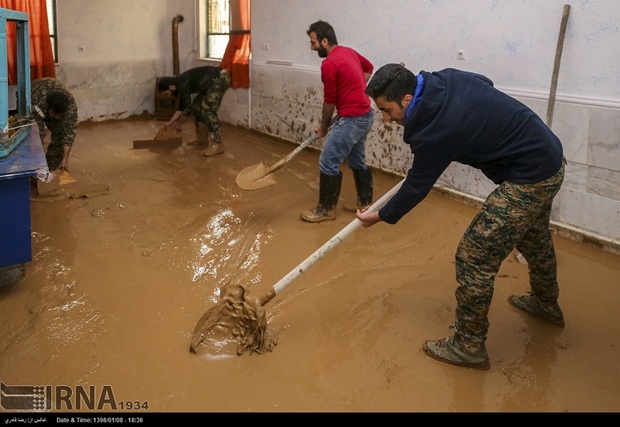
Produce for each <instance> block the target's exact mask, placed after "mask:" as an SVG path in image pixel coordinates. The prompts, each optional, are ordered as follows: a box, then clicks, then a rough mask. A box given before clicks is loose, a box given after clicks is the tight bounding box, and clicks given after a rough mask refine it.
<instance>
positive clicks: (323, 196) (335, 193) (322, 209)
mask: <svg viewBox="0 0 620 427" xmlns="http://www.w3.org/2000/svg"><path fill="white" fill-rule="evenodd" d="M341 187H342V172H341V173H339V174H338V175H325V174H323V173H322V174H321V176H320V181H319V204H318V205H317V206H316V207H315V208H314V209H309V210H305V211H302V212H301V214H300V216H301V219H302V220H304V221H307V222H323V221H331V220H334V219H336V204H337V203H338V197H340V189H341Z"/></svg>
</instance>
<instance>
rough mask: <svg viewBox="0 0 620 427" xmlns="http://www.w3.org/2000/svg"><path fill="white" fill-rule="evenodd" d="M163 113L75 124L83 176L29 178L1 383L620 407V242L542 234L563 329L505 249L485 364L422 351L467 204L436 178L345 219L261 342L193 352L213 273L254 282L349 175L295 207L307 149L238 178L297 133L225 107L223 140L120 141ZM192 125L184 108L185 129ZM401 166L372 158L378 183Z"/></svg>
mask: <svg viewBox="0 0 620 427" xmlns="http://www.w3.org/2000/svg"><path fill="white" fill-rule="evenodd" d="M161 123H162V122H157V121H156V120H154V119H130V120H122V121H109V122H103V123H83V124H81V125H80V129H79V131H78V138H77V141H76V143H75V146H74V149H73V152H72V156H71V161H70V170H71V173H72V175H73V177H74V178H75V179H76V180H77V181H76V182H75V183H71V184H67V185H63V186H61V187H60V188H59V189H58V190H56V191H55V192H52V193H51V194H45V195H38V194H36V192H33V194H32V199H31V200H32V202H31V208H32V212H31V216H32V244H33V260H32V261H31V262H29V263H27V264H26V276H25V278H24V279H22V280H21V281H19V282H18V283H16V284H14V285H11V286H7V287H3V288H0V313H1V319H2V322H1V326H2V327H1V329H0V342H1V343H2V344H1V345H0V379H1V381H2V382H3V383H4V384H6V385H45V386H51V388H52V389H54V390H57V389H61V388H63V387H65V389H66V388H68V389H70V390H73V391H74V392H75V391H76V390H77V388H80V387H83V388H89V387H92V388H93V389H94V390H95V392H96V393H99V394H101V393H103V390H104V389H105V390H106V391H107V392H111V393H112V394H113V397H114V400H115V401H116V402H117V403H118V404H119V405H121V404H123V405H127V403H128V402H137V403H138V404H139V405H141V406H142V409H140V411H142V412H298V411H301V412H367V411H371V412H375V411H381V412H396V411H398V412H532V411H536V412H538V411H540V412H583V411H588V412H607V411H613V412H615V411H619V410H620V306H619V303H620V257H619V256H618V255H615V254H612V253H610V252H606V251H604V250H602V249H600V248H597V247H594V246H591V245H588V244H586V243H578V242H576V241H573V240H569V239H567V238H564V237H560V236H556V237H555V242H556V249H557V255H558V264H559V282H560V287H561V293H560V304H561V306H562V308H563V310H564V315H565V320H566V327H565V328H564V329H559V328H556V327H554V326H549V325H547V324H545V323H542V322H540V321H538V320H536V319H535V318H532V317H529V316H527V315H526V314H524V313H522V312H519V311H518V310H516V309H514V308H513V307H511V306H510V305H509V304H508V303H507V302H506V299H507V298H508V296H509V295H511V294H523V293H526V292H527V291H528V290H529V286H528V274H527V266H526V265H524V264H522V263H521V262H519V260H518V259H517V257H516V256H515V254H512V255H511V256H510V257H509V258H508V259H507V260H506V261H505V262H504V264H503V266H502V269H501V270H500V273H499V275H498V277H497V280H496V288H495V295H494V300H493V304H492V306H491V311H490V322H491V327H490V331H489V337H488V340H487V350H488V352H489V357H490V361H491V369H490V370H489V371H486V372H479V371H475V370H470V369H467V368H460V367H455V366H450V365H445V364H442V363H439V362H436V361H434V360H432V359H430V358H428V357H427V356H425V355H424V353H423V352H422V350H421V346H422V343H423V342H424V341H425V340H426V339H437V338H442V337H444V336H448V335H450V334H451V333H452V324H453V320H454V309H455V297H454V291H455V289H456V282H455V279H454V252H455V250H456V246H457V244H458V241H459V239H460V237H461V234H462V233H463V231H464V230H465V228H466V227H467V225H468V223H469V221H470V220H471V219H472V218H473V216H474V215H475V213H476V208H475V207H473V206H471V205H467V204H462V203H460V202H458V201H456V200H454V199H451V198H447V197H444V196H442V195H441V194H440V193H438V192H433V193H431V195H430V196H429V197H428V198H427V199H426V200H425V201H424V202H422V203H421V204H420V205H419V206H418V207H417V208H416V209H414V210H413V211H412V212H411V213H409V215H407V216H406V217H405V218H404V219H403V220H402V221H401V222H400V223H398V224H396V225H393V226H391V225H387V224H377V225H376V226H374V227H372V228H369V229H363V228H360V229H358V230H356V231H355V232H354V233H352V234H351V235H350V236H349V237H348V238H347V239H346V240H344V241H343V242H342V243H340V244H339V245H338V247H336V248H334V249H333V250H332V251H331V252H330V253H329V254H327V255H326V256H325V257H324V258H322V259H321V260H320V261H319V262H317V263H316V264H315V265H314V266H313V267H312V268H310V269H309V270H308V271H306V272H305V273H304V274H303V275H302V276H300V277H299V278H298V279H296V280H295V281H294V282H292V283H291V284H290V285H289V286H288V287H287V288H286V289H285V290H283V291H282V292H281V294H279V295H278V296H276V297H275V298H274V299H273V300H272V301H270V302H269V303H268V304H266V305H265V307H264V308H265V310H266V314H267V321H268V326H267V332H268V333H269V334H270V337H271V338H272V339H274V341H275V342H276V345H275V346H274V347H273V349H272V351H268V352H265V353H264V354H256V353H251V352H246V353H244V354H242V355H240V356H238V355H234V354H218V355H211V354H207V355H197V354H194V353H191V352H190V351H189V345H190V340H191V337H192V332H193V330H194V327H195V326H196V323H197V322H198V320H199V319H200V317H201V316H202V315H203V314H204V313H205V312H206V311H207V310H208V309H209V308H211V307H212V306H213V305H214V304H216V302H217V301H218V298H219V292H220V290H221V288H222V287H223V286H224V285H225V284H227V283H232V284H242V285H244V286H246V287H247V288H248V289H250V291H251V292H252V293H253V294H255V295H263V294H265V293H267V292H269V291H270V290H271V289H272V286H273V285H274V284H275V283H276V282H278V281H279V280H280V279H281V278H282V277H284V276H285V275H286V274H287V273H289V271H291V269H293V268H295V266H297V265H298V264H299V263H301V262H302V261H303V260H304V259H306V258H307V257H308V256H310V255H311V254H312V253H313V252H314V251H315V250H316V249H317V248H319V247H320V246H321V245H323V244H324V243H325V242H326V241H328V240H329V239H330V238H332V237H333V236H334V235H336V234H337V233H338V232H339V231H340V230H342V229H343V228H344V227H346V226H347V225H348V224H349V223H350V222H351V221H353V220H354V216H353V214H350V213H347V212H345V211H343V210H342V209H341V206H342V204H343V201H344V200H346V199H347V198H349V199H354V196H353V194H354V190H353V181H352V175H351V173H350V171H349V170H348V169H347V168H346V167H345V168H343V171H344V182H343V193H342V197H341V200H340V203H339V208H338V216H337V218H336V220H335V221H333V222H326V223H321V224H309V223H304V222H302V221H301V220H300V219H299V212H300V211H301V210H303V209H307V208H310V207H313V206H314V205H315V204H316V202H317V200H318V153H317V152H316V151H314V150H311V149H306V150H304V151H303V152H301V153H300V154H299V155H297V156H296V157H295V158H294V159H293V160H291V161H290V162H289V163H288V164H287V165H286V166H285V167H283V168H282V169H280V170H278V171H277V172H276V173H275V174H274V176H275V177H276V179H277V183H276V184H274V185H270V186H268V187H265V188H261V189H258V190H254V191H245V190H241V189H240V188H239V187H238V186H237V185H235V178H236V177H237V174H238V173H239V172H240V171H241V170H242V169H243V168H245V167H247V166H250V165H252V164H256V163H259V162H264V163H266V164H267V165H271V164H274V163H275V162H277V161H278V160H280V159H281V158H283V157H285V156H286V155H287V154H288V153H289V152H291V151H292V150H293V149H294V148H295V145H292V144H286V143H284V142H282V141H279V140H276V139H273V138H269V137H266V136H262V135H258V134H256V133H253V132H249V131H246V130H242V129H238V128H235V127H231V126H225V127H224V129H223V137H224V142H225V148H226V152H225V153H224V154H222V155H219V156H216V157H212V158H204V157H202V156H201V155H200V153H201V151H202V149H201V148H199V147H190V146H186V145H185V144H184V145H183V146H181V147H179V148H177V149H174V150H172V149H167V150H166V149H163V150H157V149H149V148H146V149H133V147H132V141H133V140H145V139H149V138H153V137H154V135H155V134H156V133H157V130H158V129H159V127H160V126H161ZM194 136H195V134H194V132H193V129H191V126H190V125H189V124H186V125H185V129H184V135H183V137H184V141H185V142H187V141H189V140H191V139H193V137H194ZM305 136H306V135H300V141H301V140H302V139H303V138H304V137H305ZM400 179H401V177H398V176H391V175H387V174H383V173H375V194H376V197H379V196H380V195H382V194H384V193H385V192H386V191H388V190H389V189H390V188H392V187H393V186H394V185H396V184H397V183H398V182H399V181H400ZM52 400H53V402H52V404H53V407H52V412H54V411H56V410H58V408H57V407H56V404H57V403H59V402H58V401H56V400H54V399H52ZM61 406H62V405H61ZM147 407H148V409H147ZM61 409H62V410H67V409H68V408H66V407H62V408H61ZM74 409H75V408H74ZM82 409H84V408H82ZM119 409H120V408H119ZM102 410H103V411H110V410H111V406H110V405H104V407H103V408H102Z"/></svg>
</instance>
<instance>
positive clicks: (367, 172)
mask: <svg viewBox="0 0 620 427" xmlns="http://www.w3.org/2000/svg"><path fill="white" fill-rule="evenodd" d="M353 179H354V180H355V190H356V191H357V205H356V206H352V205H350V204H345V205H344V206H343V207H342V208H343V209H344V210H345V211H347V212H353V213H355V212H356V211H357V210H358V209H360V210H361V209H365V208H367V207H368V206H370V205H371V204H372V195H373V184H372V170H371V169H370V168H367V169H353Z"/></svg>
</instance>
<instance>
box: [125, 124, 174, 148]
mask: <svg viewBox="0 0 620 427" xmlns="http://www.w3.org/2000/svg"><path fill="white" fill-rule="evenodd" d="M182 143H183V131H182V130H181V129H177V128H174V127H166V126H163V127H162V128H161V129H159V131H158V132H157V135H155V138H153V139H142V140H134V142H133V148H178V147H180V146H181V144H182Z"/></svg>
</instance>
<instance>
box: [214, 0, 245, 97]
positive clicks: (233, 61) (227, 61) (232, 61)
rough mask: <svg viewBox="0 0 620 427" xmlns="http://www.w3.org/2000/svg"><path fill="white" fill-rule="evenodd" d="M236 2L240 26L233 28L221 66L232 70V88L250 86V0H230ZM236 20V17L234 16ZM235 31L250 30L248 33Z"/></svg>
mask: <svg viewBox="0 0 620 427" xmlns="http://www.w3.org/2000/svg"><path fill="white" fill-rule="evenodd" d="M230 1H231V3H233V2H236V7H237V10H238V12H239V26H240V28H233V34H231V35H230V39H229V40H228V45H227V46H226V51H225V52H224V57H223V58H222V62H221V64H220V66H221V67H222V68H226V69H227V70H228V71H229V72H230V77H231V83H230V87H231V88H249V87H250V34H249V31H250V28H251V25H250V0H230ZM233 22H234V18H233ZM234 31H248V33H246V34H243V33H241V34H239V33H234Z"/></svg>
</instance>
